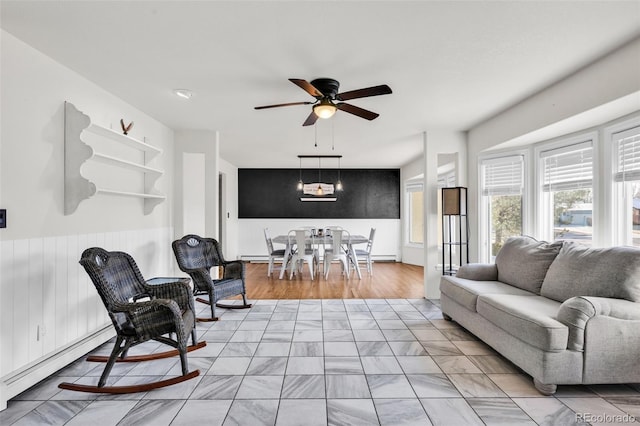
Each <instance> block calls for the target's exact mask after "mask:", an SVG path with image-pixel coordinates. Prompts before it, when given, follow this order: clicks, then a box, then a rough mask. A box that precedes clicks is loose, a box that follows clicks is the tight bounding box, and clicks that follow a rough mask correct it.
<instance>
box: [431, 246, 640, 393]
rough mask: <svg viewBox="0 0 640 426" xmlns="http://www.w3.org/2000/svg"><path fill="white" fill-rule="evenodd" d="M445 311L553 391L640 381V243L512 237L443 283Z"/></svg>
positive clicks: (543, 389)
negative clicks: (491, 256)
mask: <svg viewBox="0 0 640 426" xmlns="http://www.w3.org/2000/svg"><path fill="white" fill-rule="evenodd" d="M440 291H441V304H442V313H443V316H444V318H445V319H448V320H451V319H453V320H455V321H456V322H457V323H459V324H460V325H462V326H463V327H464V328H466V329H467V330H469V331H470V332H472V333H473V334H475V335H476V336H477V337H478V338H480V339H482V340H483V341H484V342H486V343H487V344H488V345H490V346H491V347H492V348H494V349H495V350H496V351H498V352H499V353H500V354H502V355H503V356H504V357H506V358H507V359H509V360H510V361H512V362H513V363H514V364H516V365H517V366H519V367H520V368H521V369H522V370H524V371H525V372H527V373H528V374H529V375H531V376H532V377H533V380H534V384H535V386H536V388H537V389H538V390H539V391H540V392H541V393H543V394H545V395H550V394H553V393H554V392H555V391H556V385H569V384H606V383H640V249H637V248H633V247H612V248H598V249H596V248H588V247H585V246H582V245H579V244H576V243H571V242H564V243H563V242H556V243H546V242H542V241H536V240H535V239H533V238H530V237H513V238H510V239H508V240H507V241H506V242H505V244H504V246H503V247H502V249H501V250H500V251H499V252H498V255H497V256H496V261H495V264H478V263H476V264H468V265H464V266H462V267H461V268H460V269H459V271H458V272H457V274H456V275H455V276H443V277H442V279H441V282H440Z"/></svg>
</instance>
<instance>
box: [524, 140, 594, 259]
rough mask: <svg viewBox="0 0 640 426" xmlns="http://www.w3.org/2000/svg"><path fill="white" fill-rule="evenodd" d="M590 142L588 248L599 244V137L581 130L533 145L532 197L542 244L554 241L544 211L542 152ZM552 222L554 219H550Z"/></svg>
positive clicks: (545, 207)
mask: <svg viewBox="0 0 640 426" xmlns="http://www.w3.org/2000/svg"><path fill="white" fill-rule="evenodd" d="M587 142H591V149H592V152H593V165H592V183H591V192H592V195H593V201H592V224H593V225H592V226H593V230H592V235H591V246H593V247H596V246H597V245H598V244H600V238H601V235H602V234H603V230H602V229H601V226H600V224H601V222H599V218H600V207H599V206H600V204H599V197H600V192H601V191H600V190H599V188H600V187H599V182H600V179H599V173H598V170H599V166H600V161H601V160H600V149H599V147H600V143H599V137H598V131H597V130H589V131H582V132H580V133H576V134H573V135H567V136H562V137H560V138H557V139H554V140H551V141H546V142H541V143H538V144H535V145H534V149H533V151H534V155H533V158H534V162H535V165H536V166H535V177H534V182H535V188H534V190H533V193H534V196H535V214H534V217H535V218H536V219H535V229H536V233H535V234H536V235H537V236H538V237H539V239H541V240H545V241H550V242H551V241H554V235H553V224H551V226H549V225H550V224H549V223H548V222H549V217H548V213H549V212H548V211H547V207H548V206H547V205H546V204H547V203H546V201H545V191H544V190H543V186H544V161H543V153H546V152H549V151H555V150H563V149H567V148H569V147H571V146H572V145H576V146H577V145H580V144H583V143H587ZM551 221H552V222H553V218H551Z"/></svg>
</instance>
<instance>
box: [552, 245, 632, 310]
mask: <svg viewBox="0 0 640 426" xmlns="http://www.w3.org/2000/svg"><path fill="white" fill-rule="evenodd" d="M541 294H542V296H545V297H549V298H551V299H554V300H557V301H559V302H564V301H565V300H567V299H569V298H571V297H575V296H595V297H611V298H616V299H626V300H630V301H632V302H640V249H638V248H634V247H610V248H590V247H586V246H583V245H580V244H577V243H565V245H564V246H563V247H562V250H560V254H558V257H557V258H556V260H555V261H554V262H553V263H552V264H551V266H550V267H549V271H548V272H547V276H546V277H545V279H544V283H543V284H542V290H541Z"/></svg>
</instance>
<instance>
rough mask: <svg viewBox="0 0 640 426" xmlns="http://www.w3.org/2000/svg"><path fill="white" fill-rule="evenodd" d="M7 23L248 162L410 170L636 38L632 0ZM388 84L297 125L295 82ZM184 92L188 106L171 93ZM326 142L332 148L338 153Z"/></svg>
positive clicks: (94, 10) (44, 8) (152, 6)
mask: <svg viewBox="0 0 640 426" xmlns="http://www.w3.org/2000/svg"><path fill="white" fill-rule="evenodd" d="M1 6H2V9H1V19H2V21H1V22H2V28H3V29H5V30H7V31H8V32H10V33H12V34H14V35H15V36H16V37H18V38H20V39H22V40H24V41H25V42H27V43H28V44H30V45H32V46H34V47H35V48H37V49H39V50H40V51H42V52H44V53H45V54H47V55H49V56H51V57H52V58H54V59H56V60H57V61H59V62H61V63H63V64H64V65H66V66H67V67H69V68H71V69H73V70H75V71H76V72H78V73H79V74H81V75H83V76H85V77H86V78H88V79H89V80H92V81H94V82H95V83H97V84H98V85H100V86H101V87H103V88H105V89H106V90H108V91H110V92H112V93H114V94H115V95H117V96H119V97H120V98H122V99H124V100H125V101H127V102H128V103H130V104H131V105H134V106H135V107H137V108H139V109H141V110H142V111H144V112H146V113H147V114H149V115H151V116H152V117H154V118H156V119H157V120H159V121H161V122H163V123H165V124H166V125H167V126H169V127H171V128H173V129H210V130H218V131H220V137H221V147H220V153H221V156H222V157H223V158H224V159H226V160H227V161H229V162H231V163H233V164H235V165H236V166H238V167H293V168H295V167H298V158H297V155H298V154H342V155H343V156H344V157H343V159H342V167H400V166H402V165H403V164H406V163H407V162H409V161H410V160H412V159H414V158H416V157H417V156H418V155H420V153H421V151H422V138H421V133H422V132H423V131H425V130H429V129H450V130H460V131H464V130H468V129H469V128H471V127H473V126H474V125H476V124H478V123H480V122H482V121H483V120H486V119H487V118H490V117H491V116H493V115H495V114H497V113H499V112H500V111H502V110H504V109H506V108H508V107H509V106H511V105H513V104H514V103H517V102H519V101H521V100H523V99H524V98H526V97H528V96H530V95H532V94H533V93H535V92H537V91H539V90H541V89H542V88H544V87H546V86H548V85H549V84H551V83H552V82H555V81H557V80H559V79H561V78H563V77H565V76H567V75H569V74H571V73H572V72H574V71H576V70H577V69H580V68H581V67H583V66H585V65H587V64H589V63H590V62H592V61H593V60H595V59H597V58H599V57H601V56H602V55H603V54H605V53H607V52H608V51H610V50H612V49H614V48H616V47H618V46H620V45H622V44H624V43H625V42H627V41H628V40H630V39H632V38H634V37H637V36H638V35H640V2H638V1H624V2H618V1H603V2H598V1H566V2H565V1H562V2H560V1H495V2H488V1H466V2H463V1H456V2H453V1H409V2H403V1H329V0H325V1H295V2H294V1H277V2H276V1H257V2H248V1H237V0H236V1H193V2H188V1H122V2H120V1H56V0H49V1H40V2H36V1H25V0H20V1H7V0H2V2H1ZM317 77H331V78H335V79H337V80H339V81H340V83H341V90H342V91H347V90H353V89H359V88H363V87H368V86H373V85H378V84H388V85H389V86H390V87H391V88H392V89H393V94H391V95H386V96H379V97H371V98H366V99H358V100H353V101H350V103H352V104H354V105H357V106H360V107H362V108H366V109H369V110H372V111H375V112H378V113H380V117H379V118H377V119H376V120H374V121H371V122H370V121H367V120H363V119H361V118H358V117H356V116H353V115H350V114H348V113H345V112H342V111H338V113H337V114H336V115H335V116H334V118H332V119H329V120H318V124H317V126H316V128H317V138H318V148H314V139H315V137H316V135H315V130H314V127H302V126H301V125H302V122H303V121H304V120H305V119H306V117H307V115H308V114H309V113H310V109H311V106H309V105H302V106H291V107H285V108H276V109H268V110H262V111H256V110H254V109H253V107H254V106H257V105H265V104H275V103H284V102H297V101H309V100H310V101H313V98H311V97H310V96H309V95H308V94H307V93H305V92H304V91H303V90H301V89H300V88H298V87H297V86H295V85H293V84H292V83H290V82H289V81H288V78H302V79H306V80H308V81H310V80H312V79H314V78H317ZM175 88H188V89H191V90H192V91H193V92H194V96H193V98H192V99H191V100H189V101H185V100H182V99H179V98H177V97H176V96H175V95H174V94H173V93H172V89H175ZM332 142H333V143H334V145H335V151H332V150H331V145H332Z"/></svg>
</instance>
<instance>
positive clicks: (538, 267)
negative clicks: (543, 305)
mask: <svg viewBox="0 0 640 426" xmlns="http://www.w3.org/2000/svg"><path fill="white" fill-rule="evenodd" d="M561 247H562V242H561V241H559V242H555V243H547V242H545V241H538V240H536V239H534V238H531V237H525V236H523V237H511V238H509V239H507V241H506V242H505V243H504V245H503V246H502V248H501V249H500V251H499V252H498V254H497V256H496V267H497V268H498V281H502V282H503V283H507V284H511V285H514V286H516V287H519V288H521V289H523V290H527V291H530V292H532V293H536V294H540V287H542V282H543V281H544V277H545V275H546V274H547V270H548V269H549V266H550V265H551V262H553V260H554V259H555V258H556V256H557V255H558V253H559V252H560V248H561Z"/></svg>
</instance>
